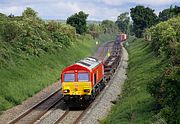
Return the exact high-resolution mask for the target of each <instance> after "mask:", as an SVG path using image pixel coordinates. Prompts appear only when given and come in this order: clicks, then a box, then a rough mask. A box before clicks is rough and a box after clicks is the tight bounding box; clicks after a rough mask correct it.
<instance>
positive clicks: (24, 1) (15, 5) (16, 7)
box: [0, 0, 180, 21]
mask: <svg viewBox="0 0 180 124" xmlns="http://www.w3.org/2000/svg"><path fill="white" fill-rule="evenodd" d="M136 5H143V6H145V7H150V8H152V9H154V10H155V13H156V14H158V13H159V12H160V11H162V10H163V9H166V8H169V7H170V5H178V6H180V0H0V13H4V14H6V15H10V14H13V15H15V16H19V15H21V14H22V12H23V11H24V10H25V9H26V8H27V7H31V8H32V9H33V10H35V11H36V12H38V16H39V17H41V18H43V19H50V20H57V19H58V20H66V19H67V18H68V17H69V16H71V15H73V14H74V13H77V12H79V11H84V12H85V13H87V14H89V16H88V20H96V21H102V20H105V19H109V20H113V21H115V20H116V19H117V16H118V15H120V14H121V13H123V12H130V8H133V7H135V6H136Z"/></svg>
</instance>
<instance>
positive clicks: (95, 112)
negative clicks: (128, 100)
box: [79, 47, 128, 124]
mask: <svg viewBox="0 0 180 124" xmlns="http://www.w3.org/2000/svg"><path fill="white" fill-rule="evenodd" d="M127 61H128V53H127V51H126V50H125V48H124V47H123V52H122V58H121V63H120V65H119V66H118V68H117V70H116V72H115V74H114V77H113V78H112V79H111V81H110V82H109V84H108V86H107V87H106V88H105V89H104V90H103V91H102V93H101V94H100V95H99V96H98V97H97V98H96V100H95V101H94V102H93V103H92V106H91V108H90V109H89V110H88V112H87V113H86V114H85V115H84V117H83V118H82V119H81V121H80V122H79V123H80V124H98V123H100V122H99V121H100V120H102V119H103V118H105V117H106V116H107V115H108V113H109V112H110V110H111V107H112V106H113V103H112V101H115V100H116V99H117V98H118V95H119V94H121V91H122V85H123V83H124V81H125V80H126V78H127V76H126V68H127V67H128V63H127Z"/></svg>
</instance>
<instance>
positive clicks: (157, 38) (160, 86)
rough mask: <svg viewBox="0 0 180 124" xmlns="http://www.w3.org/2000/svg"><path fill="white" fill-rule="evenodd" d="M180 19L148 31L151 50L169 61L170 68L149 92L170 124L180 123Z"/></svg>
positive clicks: (171, 20) (154, 83)
mask: <svg viewBox="0 0 180 124" xmlns="http://www.w3.org/2000/svg"><path fill="white" fill-rule="evenodd" d="M179 20H180V17H176V18H172V19H170V20H168V21H166V22H161V23H159V24H158V25H156V26H154V27H151V28H150V29H148V30H147V32H146V33H147V34H149V33H150V34H151V40H150V45H151V49H152V50H153V51H154V52H155V53H156V54H157V55H159V57H161V58H162V59H163V61H167V62H166V63H168V66H167V67H166V69H164V71H163V73H162V74H161V75H160V76H159V75H158V76H157V77H156V78H155V79H154V80H153V81H152V82H150V83H149V85H148V91H149V92H150V93H151V95H152V96H153V97H154V98H155V100H156V106H157V108H156V109H157V110H158V111H159V114H161V115H162V116H163V117H164V118H165V120H166V121H167V123H168V124H176V123H178V122H180V119H179V118H180V111H179V110H178V108H179V107H180V102H179V101H180V66H179V64H180V63H179V62H180V56H179V55H180V38H179V33H180V21H179Z"/></svg>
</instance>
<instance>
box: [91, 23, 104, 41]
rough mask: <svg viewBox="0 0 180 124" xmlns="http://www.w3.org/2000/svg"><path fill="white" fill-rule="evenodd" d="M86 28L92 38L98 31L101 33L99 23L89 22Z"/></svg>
mask: <svg viewBox="0 0 180 124" xmlns="http://www.w3.org/2000/svg"><path fill="white" fill-rule="evenodd" d="M88 29H89V31H88V32H89V33H90V34H91V36H93V38H94V39H95V38H96V37H98V36H99V34H100V33H102V32H101V31H102V30H101V26H100V25H99V24H90V25H89V26H88Z"/></svg>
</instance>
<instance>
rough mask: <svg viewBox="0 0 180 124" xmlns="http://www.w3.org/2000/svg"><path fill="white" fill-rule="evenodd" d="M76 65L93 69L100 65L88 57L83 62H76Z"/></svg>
mask: <svg viewBox="0 0 180 124" xmlns="http://www.w3.org/2000/svg"><path fill="white" fill-rule="evenodd" d="M77 64H81V65H83V66H86V67H88V68H91V69H93V68H94V67H96V66H97V65H99V64H100V61H98V59H96V58H93V57H88V58H85V59H83V60H80V61H79V62H77Z"/></svg>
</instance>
